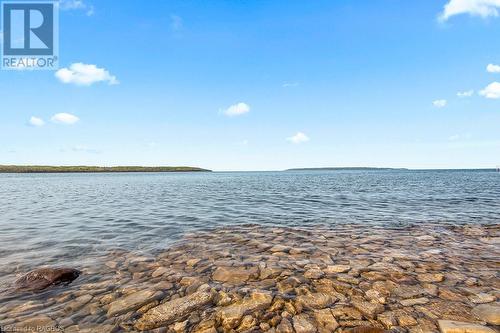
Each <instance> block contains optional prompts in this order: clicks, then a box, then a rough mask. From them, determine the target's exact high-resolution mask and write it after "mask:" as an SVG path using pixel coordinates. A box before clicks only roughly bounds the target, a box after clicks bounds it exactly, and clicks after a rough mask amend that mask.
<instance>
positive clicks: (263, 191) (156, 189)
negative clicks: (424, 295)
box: [0, 171, 500, 331]
mask: <svg viewBox="0 0 500 333" xmlns="http://www.w3.org/2000/svg"><path fill="white" fill-rule="evenodd" d="M498 198H500V174H499V173H496V172H492V171H328V172H323V171H321V172H318V171H315V172H310V171H309V172H307V171H300V172H249V173H154V174H153V173H144V174H139V173H124V174H29V175H24V174H23V175H0V226H1V227H2V229H1V230H2V232H1V233H0V244H1V247H0V289H2V292H0V324H1V323H2V321H3V325H8V324H12V323H14V324H16V323H21V322H23V320H25V319H26V318H30V316H33V315H40V314H43V315H49V317H50V318H52V320H55V322H56V323H58V325H61V326H64V325H63V324H64V323H66V325H71V326H70V327H72V329H74V327H75V326H77V327H78V325H79V327H80V328H82V329H83V328H85V327H87V328H88V329H90V331H93V330H95V329H96V328H98V327H101V328H102V327H107V328H106V329H110V327H114V328H113V329H114V330H115V331H116V330H121V328H120V327H122V328H123V327H124V326H123V325H124V323H125V322H126V321H127V320H130V319H131V318H134V316H136V315H137V314H136V313H134V312H133V311H132V313H127V314H125V315H123V316H119V317H113V316H109V315H106V312H107V311H108V308H109V304H108V303H103V299H106V300H107V299H108V298H110V297H118V298H120V297H125V296H126V295H128V294H131V293H134V292H135V291H137V290H158V291H161V292H162V293H164V294H163V296H162V297H163V299H162V302H164V301H168V300H169V299H170V297H173V296H174V295H175V297H179V296H183V295H186V294H187V293H190V292H192V290H191V291H190V290H189V289H188V287H189V283H188V284H186V282H182V281H183V278H187V279H188V281H192V279H196V280H197V281H202V282H209V283H210V284H211V285H213V286H215V287H216V288H218V289H217V290H219V291H220V290H222V291H223V290H226V291H227V292H234V293H236V294H238V293H240V294H241V293H243V294H245V293H246V291H244V290H246V289H245V288H244V287H249V288H250V289H255V288H257V289H266V290H269V291H271V292H273V293H278V294H279V292H278V291H277V290H278V289H279V288H278V289H276V288H277V287H276V285H277V284H276V283H280V281H281V279H283V278H286V277H287V275H286V274H289V273H288V272H290V274H298V275H299V276H301V278H303V277H302V275H303V274H305V273H304V271H305V270H307V268H308V267H309V266H310V267H317V269H321V270H327V269H328V265H329V264H333V263H335V264H349V265H351V266H353V267H356V266H359V265H360V263H363V265H365V266H363V267H362V268H356V269H354V268H353V269H352V270H351V271H349V273H348V274H349V275H347V274H340V275H338V276H337V275H332V276H330V277H331V278H334V279H336V280H338V281H344V280H345V281H348V282H349V283H353V282H352V281H353V280H354V281H355V280H359V279H360V278H361V280H360V281H364V282H363V283H365V284H366V283H368V285H369V284H370V283H371V282H370V279H368V280H366V281H365V280H364V279H365V278H364V277H361V276H360V274H361V273H362V272H363V271H364V270H367V271H369V270H372V268H369V265H373V264H374V263H375V264H376V263H377V262H381V261H383V262H386V261H387V262H395V263H397V265H396V266H394V267H396V268H394V269H396V273H397V274H396V275H398V274H399V275H398V276H397V277H396V278H394V277H393V276H392V275H391V276H386V277H384V279H386V278H387V279H388V281H389V280H391V281H396V282H397V283H400V282H401V281H403V283H406V282H408V281H410V282H411V283H418V281H417V280H416V278H415V276H416V274H418V273H422V272H432V273H433V274H434V273H436V274H437V273H439V274H442V273H445V275H446V279H445V280H444V282H443V283H442V285H439V288H444V289H443V290H445V291H446V290H448V289H447V288H456V287H457V283H458V284H460V283H462V284H463V283H464V282H463V281H469V282H470V281H472V282H470V286H468V287H467V286H465V285H464V287H467V288H468V289H467V290H465V291H464V290H461V289H460V290H455V294H456V295H457V296H456V297H461V299H460V300H454V301H453V302H456V304H455V305H454V306H458V307H460V306H461V307H463V309H464V310H463V311H462V312H463V313H461V314H460V315H461V316H462V317H460V316H459V318H466V319H467V320H472V321H477V320H478V319H477V318H476V319H474V318H475V317H474V316H472V315H471V314H470V311H469V310H470V309H472V306H474V304H475V303H474V302H473V301H472V300H473V299H474V298H473V297H476V296H475V295H476V294H478V293H488V295H489V296H488V297H493V299H496V297H498V293H497V292H496V291H494V290H496V289H497V288H498V283H499V279H498V276H497V274H498V260H497V259H496V258H498V256H499V255H500V251H499V245H498V239H499V238H498V237H499V235H498V225H499V221H500V200H499V199H498ZM464 225H466V227H465V229H463V228H462V226H464ZM475 225H477V226H478V229H474V228H473V226H475ZM454 228H458V229H456V230H455V229H454ZM273 235H274V236H273ZM283 235H286V236H283ZM417 236H418V237H420V240H419V241H418V242H417V243H416V245H417V246H416V247H413V246H412V241H414V237H417ZM204 240H206V241H204ZM254 241H255V242H257V243H255V242H254ZM259 244H260V245H259ZM281 244H286V245H289V246H293V247H295V248H297V249H299V248H301V247H306V248H308V250H304V251H303V252H300V251H302V250H300V251H299V250H297V251H299V252H297V253H295V252H294V253H292V252H290V253H288V252H286V251H285V252H283V253H282V252H278V253H277V254H276V253H274V252H272V251H271V252H269V251H268V250H269V248H270V247H271V246H274V245H281ZM267 245H269V246H267ZM294 251H295V250H294ZM276 255H277V257H276ZM315 256H317V257H315ZM325 256H326V257H328V258H327V259H325ZM196 258H198V259H200V258H201V261H200V264H198V266H197V267H198V268H193V267H191V266H190V264H188V262H189V260H191V259H196ZM315 258H316V259H315ZM181 259H182V260H181ZM198 259H197V260H198ZM276 260H277V261H276ZM305 261H308V263H306V264H302V265H301V264H299V262H305ZM410 261H411V262H410ZM265 262H267V264H265ZM110 263H111V264H110ZM270 264H272V265H274V264H277V265H278V266H279V269H280V270H284V271H283V273H281V274H282V275H280V276H276V277H274V278H273V281H268V280H269V279H268V278H264V279H262V272H263V271H265V270H266V269H267V268H265V267H264V266H266V265H268V266H269V265H270ZM47 265H52V266H54V265H57V266H62V265H67V266H71V267H76V268H78V269H81V270H82V271H83V273H84V274H83V275H82V276H81V277H80V278H78V279H77V280H76V281H75V282H74V283H73V284H72V285H70V286H68V287H61V286H60V287H56V288H52V289H49V290H48V291H46V292H43V293H41V294H37V295H33V294H29V293H28V294H21V293H11V291H12V288H11V286H12V282H13V281H14V279H15V277H16V276H17V275H19V274H21V273H25V272H27V271H29V270H31V269H33V268H37V267H40V266H47ZM235 265H236V266H238V265H244V266H245V267H254V268H255V269H257V273H258V272H260V275H261V277H260V278H259V277H256V278H255V280H252V281H253V282H245V284H244V285H243V286H242V285H239V286H236V287H234V286H233V287H231V285H229V286H227V285H226V284H222V285H220V283H219V282H218V281H217V280H216V279H214V278H213V277H212V274H215V271H216V270H217V269H218V268H220V267H226V266H228V267H233V266H235ZM262 265H264V266H262ZM304 265H305V266H304ZM161 267H167V268H168V271H169V273H168V274H167V275H165V276H164V277H163V278H162V277H161V276H159V277H154V275H153V272H154V271H156V269H158V268H161ZM384 267H385V266H384ZM314 269H316V268H314ZM258 274H259V273H258ZM283 274H285V275H283ZM391 274H393V273H391ZM457 274H458V275H460V279H461V280H460V279H458V278H457V276H458V275H457ZM403 277H404V279H403ZM162 279H166V280H167V281H170V282H169V283H171V286H170V287H168V288H166V289H165V286H164V285H163V284H162V283H161V281H163V280H162ZM190 279H191V280H190ZM394 279H396V280H394ZM399 279H402V280H401V281H399ZM184 280H185V279H184ZM476 280H477V281H479V282H474V281H476ZM311 281H312V282H311V284H307V285H306V286H307V288H309V289H308V290H310V291H314V290H316V289H317V286H316V285H315V282H314V279H313V280H311ZM405 281H406V282H405ZM460 281H462V282H460ZM164 282H165V281H164ZM308 283H309V282H308ZM358 283H359V281H358ZM391 283H392V282H391ZM95 284H97V286H98V287H96V285H95ZM353 286H354V288H353V290H355V292H354V294H353V295H349V294H345V295H343V296H342V297H344V298H345V297H347V298H346V300H345V301H346V302H347V303H346V304H349V302H350V299H351V298H352V297H358V296H356V295H357V294H359V293H360V294H361V295H362V294H363V291H361V290H359V289H358V287H357V286H356V283H354V285H353ZM221 288H222V289H221ZM224 288H226V289H224ZM242 288H243V289H242ZM471 288H472V289H471ZM474 288H475V289H474ZM93 289H96V290H93ZM247 289H248V288H247ZM89 290H93V291H92V292H89ZM242 290H243V291H242ZM293 292H294V293H296V292H298V293H300V292H302V291H300V290H299V291H293ZM446 292H448V293H449V291H446ZM88 294H91V295H92V300H91V301H87V303H86V304H87V305H86V306H84V307H83V308H82V307H78V308H76V309H75V308H73V307H74V305H73V304H74V303H78V300H80V298H79V297H81V296H82V295H83V296H86V295H88ZM452 294H453V293H452ZM168 295H170V296H168ZM273 295H277V294H273ZM440 295H441V294H437V292H436V294H429V295H428V297H429V299H430V302H431V303H430V306H431V309H433V308H432V306H434V307H439V306H441V305H440V303H439V302H440V301H442V300H443V299H442V297H441V296H440ZM275 297H277V296H275ZM287 297H288V296H287ZM454 297H455V296H454ZM61 299H62V301H61ZM444 299H445V300H446V302H448V301H449V299H446V298H444ZM61 302H62V303H61ZM395 302H396V303H397V302H398V300H397V299H396V300H395ZM432 302H437V303H432ZM490 302H491V301H490ZM2 303H3V304H4V306H3V307H1V305H2ZM397 304H399V303H397ZM436 304H437V305H436ZM25 307H26V308H25ZM385 307H386V310H387V309H388V305H385ZM391 307H392V305H389V309H390V308H391ZM19 309H20V310H19ZM94 310H95V311H94ZM211 310H213V311H215V309H211ZM411 311H413V312H412V313H413V316H415V318H417V317H418V316H423V315H422V314H421V313H420V312H418V311H417V310H415V307H413V308H411ZM12 313H15V314H16V316H19V317H18V318H16V319H14V318H13V316H12ZM419 313H420V314H419ZM207 316H208V315H207ZM202 317H203V316H202ZM451 318H453V317H451ZM63 319H66V321H63ZM69 319H71V321H70V322H71V324H68V320H69ZM364 319H366V318H364ZM369 320H371V319H369ZM366 322H367V323H370V322H369V321H366ZM340 324H341V325H344V324H345V325H350V324H352V323H347V322H340ZM374 324H378V325H380V322H374ZM424 324H425V325H431V326H432V325H434V326H432V327H435V325H436V323H435V318H432V319H429V323H425V322H424ZM424 324H422V325H424ZM106 325H109V326H106ZM120 325H121V326H120ZM414 325H416V324H414ZM419 325H420V324H419ZM354 326H356V325H354ZM4 328H5V326H4ZM106 329H104V331H106Z"/></svg>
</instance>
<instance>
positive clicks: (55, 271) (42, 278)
mask: <svg viewBox="0 0 500 333" xmlns="http://www.w3.org/2000/svg"><path fill="white" fill-rule="evenodd" d="M79 275H80V271H79V270H76V269H73V268H64V267H55V268H39V269H35V270H33V271H31V272H29V273H27V274H25V275H23V276H22V277H20V278H19V279H17V280H16V282H15V285H16V289H17V290H19V291H41V290H43V289H45V288H47V287H50V286H52V285H57V284H61V283H66V284H70V283H71V282H72V281H73V280H75V279H76V278H77V277H78V276H79Z"/></svg>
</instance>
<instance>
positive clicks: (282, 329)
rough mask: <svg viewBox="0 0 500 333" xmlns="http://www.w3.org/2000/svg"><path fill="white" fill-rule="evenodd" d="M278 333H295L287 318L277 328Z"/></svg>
mask: <svg viewBox="0 0 500 333" xmlns="http://www.w3.org/2000/svg"><path fill="white" fill-rule="evenodd" d="M276 333H293V327H292V324H291V323H290V321H289V320H288V319H286V318H283V319H281V321H280V323H279V325H278V326H277V327H276Z"/></svg>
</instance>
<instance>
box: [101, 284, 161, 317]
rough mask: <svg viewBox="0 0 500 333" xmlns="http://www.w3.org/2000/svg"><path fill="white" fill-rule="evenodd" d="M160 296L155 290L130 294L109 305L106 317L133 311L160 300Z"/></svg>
mask: <svg viewBox="0 0 500 333" xmlns="http://www.w3.org/2000/svg"><path fill="white" fill-rule="evenodd" d="M161 295H162V293H161V292H159V291H155V290H141V291H137V292H135V293H132V294H130V295H128V296H125V297H123V298H120V299H118V300H116V301H114V302H113V303H111V304H110V306H109V309H108V317H112V316H116V315H121V314H124V313H127V312H130V311H135V310H137V309H139V308H140V307H142V306H143V305H146V304H148V303H150V302H152V301H154V300H156V299H158V298H160V296H161Z"/></svg>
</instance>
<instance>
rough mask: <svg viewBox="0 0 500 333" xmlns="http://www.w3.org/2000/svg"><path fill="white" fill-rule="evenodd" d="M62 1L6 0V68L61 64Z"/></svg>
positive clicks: (4, 7)
mask: <svg viewBox="0 0 500 333" xmlns="http://www.w3.org/2000/svg"><path fill="white" fill-rule="evenodd" d="M57 14H58V4H57V3H56V2H54V1H22V2H20V1H3V2H2V30H3V43H2V44H3V45H2V69H18V70H22V69H49V70H54V69H57V68H58V51H59V47H58V39H59V38H58V37H59V36H58V26H57V23H58V15H57Z"/></svg>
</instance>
